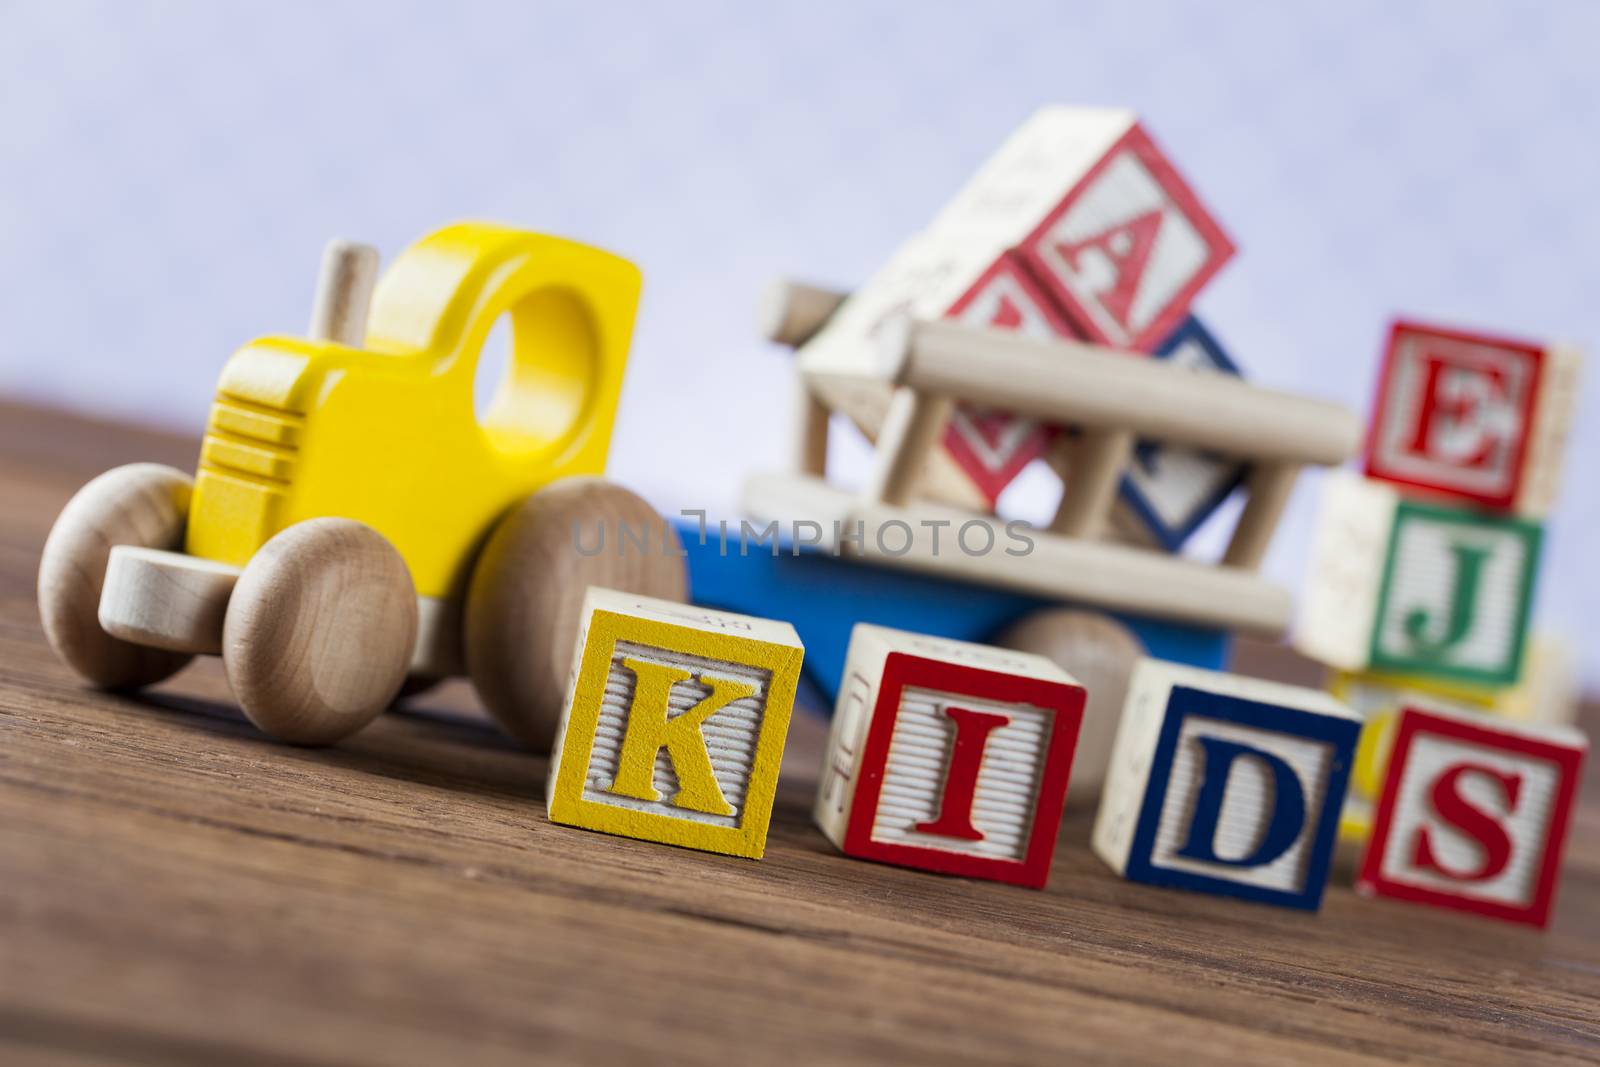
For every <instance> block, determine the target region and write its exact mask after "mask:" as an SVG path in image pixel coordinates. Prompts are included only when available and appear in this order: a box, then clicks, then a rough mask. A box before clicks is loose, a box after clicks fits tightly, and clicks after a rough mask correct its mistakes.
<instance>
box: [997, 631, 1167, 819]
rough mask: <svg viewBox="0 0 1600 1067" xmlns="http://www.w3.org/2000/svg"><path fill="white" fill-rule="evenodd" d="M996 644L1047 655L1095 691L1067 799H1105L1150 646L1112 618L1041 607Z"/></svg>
mask: <svg viewBox="0 0 1600 1067" xmlns="http://www.w3.org/2000/svg"><path fill="white" fill-rule="evenodd" d="M994 643H995V644H997V645H1001V646H1003V647H1005V648H1014V649H1017V650H1018V651H1020V652H1033V653H1036V654H1038V655H1041V656H1044V657H1045V658H1046V659H1048V660H1051V661H1052V662H1054V663H1056V664H1057V665H1059V666H1060V667H1061V668H1062V669H1063V670H1065V671H1066V672H1067V673H1069V674H1071V675H1072V676H1073V677H1074V678H1076V679H1077V680H1078V681H1079V682H1080V683H1082V685H1083V687H1084V688H1085V689H1087V690H1088V691H1089V698H1088V702H1087V703H1086V704H1085V705H1084V709H1083V727H1082V729H1081V730H1080V731H1079V733H1078V751H1077V754H1076V755H1075V756H1074V757H1073V761H1072V777H1071V779H1070V780H1069V782H1068V785H1067V799H1068V801H1071V802H1079V801H1083V800H1088V799H1091V798H1093V797H1097V796H1099V795H1100V787H1101V786H1102V785H1104V784H1105V777H1106V767H1107V765H1108V764H1109V763H1110V761H1111V744H1112V742H1113V741H1115V740H1116V736H1117V724H1118V723H1119V722H1121V721H1122V704H1123V701H1124V700H1125V699H1127V695H1128V680H1129V678H1130V677H1132V675H1133V667H1134V664H1136V663H1138V661H1139V657H1141V656H1143V655H1144V645H1143V644H1141V643H1140V641H1139V639H1138V638H1137V637H1135V636H1134V635H1133V631H1131V630H1129V629H1128V628H1127V627H1126V626H1124V625H1122V623H1120V622H1118V621H1117V620H1116V619H1113V618H1111V617H1110V616H1109V615H1102V614H1100V613H1099V612H1094V611H1078V610H1072V609H1069V608H1041V609H1040V610H1038V611H1035V612H1034V613H1033V614H1031V615H1027V616H1024V617H1023V618H1022V619H1021V620H1020V621H1018V622H1016V623H1013V624H1012V625H1011V626H1010V627H1008V628H1007V629H1006V630H1004V631H1003V632H1001V633H1000V634H999V636H998V637H996V638H995V641H994Z"/></svg>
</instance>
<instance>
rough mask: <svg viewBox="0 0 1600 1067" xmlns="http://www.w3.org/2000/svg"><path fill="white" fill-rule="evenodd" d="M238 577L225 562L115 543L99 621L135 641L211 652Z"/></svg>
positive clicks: (110, 631)
mask: <svg viewBox="0 0 1600 1067" xmlns="http://www.w3.org/2000/svg"><path fill="white" fill-rule="evenodd" d="M238 580H239V568H238V567H232V566H229V565H228V564H226V563H217V562H216V561H214V560H209V559H201V558H200V557H199V556H190V555H185V554H184V553H182V552H166V551H163V550H161V549H156V548H141V547H138V546H135V545H118V546H117V547H116V548H113V549H112V550H111V559H110V562H109V563H108V564H107V565H106V581H105V588H104V590H103V592H102V593H101V594H100V626H101V627H102V628H103V629H104V630H105V632H106V633H108V634H111V635H112V636H113V637H120V638H122V639H123V640H124V641H132V642H134V643H135V644H139V645H148V646H150V647H152V648H165V649H170V650H171V651H174V652H188V653H191V654H194V655H212V656H214V655H217V654H218V653H220V652H221V651H222V622H223V619H224V618H225V617H226V616H227V613H228V598H229V597H230V596H232V595H233V586H234V583H235V582H237V581H238Z"/></svg>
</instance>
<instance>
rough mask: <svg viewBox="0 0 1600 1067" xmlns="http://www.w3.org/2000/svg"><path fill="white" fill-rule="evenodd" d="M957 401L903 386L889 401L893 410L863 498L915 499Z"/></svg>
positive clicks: (868, 500) (877, 501) (896, 502)
mask: <svg viewBox="0 0 1600 1067" xmlns="http://www.w3.org/2000/svg"><path fill="white" fill-rule="evenodd" d="M954 409H955V404H954V402H953V401H952V400H951V399H950V398H949V397H948V396H945V395H943V394H940V393H928V392H924V391H922V390H918V389H910V388H902V389H900V390H899V391H897V392H896V393H895V396H894V399H893V400H891V401H890V402H889V413H888V415H887V416H885V417H884V420H883V431H882V432H881V433H880V434H879V435H878V455H877V461H876V466H874V467H873V470H872V474H871V476H870V477H869V479H868V481H867V484H866V486H865V487H864V488H863V489H862V490H861V495H862V499H863V501H865V502H866V503H871V504H890V505H895V506H898V505H902V504H908V503H910V502H911V498H912V496H913V495H914V494H915V493H916V488H917V480H918V479H919V478H920V477H921V475H922V471H923V468H924V466H926V464H927V462H928V454H929V452H930V451H932V449H933V446H934V444H935V443H936V442H937V441H938V440H939V438H940V436H941V435H943V433H944V428H945V426H946V425H948V424H949V422H950V414H951V412H952V411H953V410H954Z"/></svg>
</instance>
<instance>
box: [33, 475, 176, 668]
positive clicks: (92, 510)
mask: <svg viewBox="0 0 1600 1067" xmlns="http://www.w3.org/2000/svg"><path fill="white" fill-rule="evenodd" d="M193 486H194V483H193V482H192V481H191V480H190V478H189V476H188V475H187V474H184V473H183V472H182V471H180V470H175V469H174V468H172V467H166V466H162V465H161V464H158V463H130V464H128V465H127V466H124V467H117V468H114V469H112V470H109V471H106V472H105V473H104V474H102V475H100V476H99V477H98V478H96V479H94V480H93V481H92V482H90V483H89V484H88V485H85V486H84V487H83V488H82V489H79V490H78V492H77V493H76V494H75V495H74V496H73V498H72V499H71V500H69V501H68V502H67V506H66V507H65V508H63V509H62V511H61V515H60V517H59V518H57V519H56V522H55V525H54V526H52V527H51V528H50V536H49V538H48V539H46V541H45V544H44V554H43V555H42V556H41V557H40V559H39V617H40V619H41V621H42V622H43V623H44V634H45V638H46V640H48V641H49V642H50V647H51V648H53V649H54V650H55V653H56V655H58V656H60V657H61V659H62V661H63V662H64V663H66V665H67V666H69V667H71V668H72V669H73V670H74V671H76V672H77V673H78V674H79V675H81V676H82V677H83V678H84V679H85V680H87V681H89V682H91V683H92V684H94V685H97V686H99V687H101V688H102V689H137V688H139V687H140V686H146V685H151V684H153V683H155V682H159V681H161V680H162V679H163V678H166V677H169V676H171V675H173V674H176V673H177V672H178V671H179V670H181V669H182V668H183V666H184V665H185V664H187V663H188V662H189V660H190V659H191V658H192V657H191V656H190V655H189V654H188V653H184V652H170V651H167V650H165V649H160V648H148V647H146V646H144V645H137V644H134V643H133V642H132V641H124V640H122V639H121V638H117V637H113V636H111V635H110V634H108V633H106V632H105V630H104V629H102V628H101V626H100V592H101V589H102V588H103V587H104V585H105V580H106V562H107V560H108V559H109V558H110V556H111V549H112V548H113V547H114V546H116V545H137V546H139V547H142V548H160V549H179V548H181V547H183V530H184V522H185V520H186V519H187V518H188V514H189V495H190V492H191V491H192V489H193Z"/></svg>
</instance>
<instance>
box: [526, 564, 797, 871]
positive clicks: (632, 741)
mask: <svg viewBox="0 0 1600 1067" xmlns="http://www.w3.org/2000/svg"><path fill="white" fill-rule="evenodd" d="M803 655H804V649H803V648H802V646H801V644H800V639H799V638H798V637H797V636H796V635H795V632H794V628H793V627H792V626H790V625H789V624H788V623H784V622H774V621H771V620H768V619H758V618H753V617H751V616H748V615H735V614H732V613H730V612H720V611H708V610H706V609H704V608H696V607H690V606H688V605H684V604H676V603H673V602H671V601H666V600H655V599H652V598H650V597H641V596H631V595H627V594H624V593H618V592H614V591H612V590H609V589H598V588H591V589H590V590H589V593H588V596H587V598H586V599H585V601H584V606H583V622H582V624H581V628H580V630H579V635H578V643H577V648H576V650H575V652H574V656H573V671H572V678H571V680H570V682H569V683H568V690H567V699H566V704H565V706H564V707H563V709H562V713H561V723H560V725H559V727H558V728H557V733H556V747H555V751H554V752H553V753H552V754H551V757H550V782H549V788H548V790H547V794H546V795H547V798H548V799H547V806H548V811H549V815H550V820H551V821H552V822H559V823H566V824H567V825H569V826H581V827H583V828H585V829H589V830H600V831H602V832H604V833H609V834H620V835H622V836H624V837H636V838H639V839H641V840H645V841H661V842H665V843H666V844H669V845H682V846H684V847H686V848H698V849H704V850H706V851H708V852H725V853H728V854H730V855H735V856H748V857H750V858H752V859H759V858H760V857H761V854H762V852H763V851H764V850H765V848H766V840H767V824H768V822H769V820H770V818H771V815H772V797H773V793H774V791H775V790H776V788H777V784H778V764H779V762H780V761H781V760H782V758H783V745H784V740H785V738H786V736H787V734H788V730H789V715H790V712H791V710H792V708H793V706H794V693H795V686H796V684H797V682H798V681H799V677H800V661H801V657H802V656H803Z"/></svg>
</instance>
